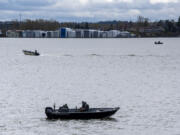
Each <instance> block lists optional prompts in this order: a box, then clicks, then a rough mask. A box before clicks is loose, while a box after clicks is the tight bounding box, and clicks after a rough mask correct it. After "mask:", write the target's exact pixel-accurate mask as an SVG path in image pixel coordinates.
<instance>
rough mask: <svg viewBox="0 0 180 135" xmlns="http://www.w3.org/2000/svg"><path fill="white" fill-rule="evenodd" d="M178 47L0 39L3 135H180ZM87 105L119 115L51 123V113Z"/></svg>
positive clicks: (148, 42) (173, 42)
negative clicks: (64, 107) (112, 109)
mask: <svg viewBox="0 0 180 135" xmlns="http://www.w3.org/2000/svg"><path fill="white" fill-rule="evenodd" d="M156 40H161V41H163V42H164V45H154V44H153V43H154V41H156ZM179 43H180V39H179V38H170V39H64V40H63V39H0V114H1V116H0V135H58V134H59V135H60V134H62V135H89V134H93V135H96V134H97V135H180V44H179ZM23 49H27V50H35V49H37V50H38V51H40V53H41V56H39V57H34V56H25V55H24V54H23V53H22V50H23ZM82 100H85V101H87V102H88V103H89V104H90V106H91V107H117V106H119V107H121V109H120V110H119V111H118V112H117V113H116V114H115V115H113V116H112V117H111V118H109V119H103V120H56V121H50V120H46V116H45V113H44V109H45V107H46V106H52V105H53V104H54V103H56V105H57V106H60V105H62V104H65V103H67V104H68V105H69V107H71V108H74V107H75V106H80V105H81V101H82Z"/></svg>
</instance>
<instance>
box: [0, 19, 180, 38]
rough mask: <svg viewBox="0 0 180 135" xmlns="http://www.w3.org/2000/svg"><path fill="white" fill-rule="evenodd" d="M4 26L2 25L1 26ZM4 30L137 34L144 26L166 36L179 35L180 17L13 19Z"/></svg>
mask: <svg viewBox="0 0 180 135" xmlns="http://www.w3.org/2000/svg"><path fill="white" fill-rule="evenodd" d="M1 27H2V26H1ZM1 27H0V29H2V31H4V32H5V31H7V30H8V29H11V30H45V31H52V30H57V29H59V28H60V27H69V28H73V29H98V30H104V31H106V30H113V29H116V30H125V31H132V32H134V33H136V34H137V35H138V34H140V33H139V30H140V29H142V28H157V27H160V28H162V29H164V31H163V33H161V34H160V36H161V35H163V36H165V35H168V36H171V35H172V36H177V35H180V17H179V19H178V21H177V22H176V21H174V20H160V21H155V22H151V21H149V19H148V18H145V17H142V16H139V17H138V18H137V21H136V22H132V21H105V22H97V23H88V22H81V23H75V22H63V23H60V22H58V21H55V20H43V19H37V20H29V19H28V20H24V21H22V22H20V21H17V20H15V21H11V25H10V26H8V27H2V28H1Z"/></svg>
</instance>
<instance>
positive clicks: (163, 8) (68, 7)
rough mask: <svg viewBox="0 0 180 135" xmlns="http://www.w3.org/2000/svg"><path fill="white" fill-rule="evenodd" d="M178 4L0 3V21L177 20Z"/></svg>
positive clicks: (105, 0)
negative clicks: (20, 16)
mask: <svg viewBox="0 0 180 135" xmlns="http://www.w3.org/2000/svg"><path fill="white" fill-rule="evenodd" d="M179 7H180V1H179V0H0V13H1V14H0V20H12V19H18V18H19V14H21V15H22V18H23V19H39V18H43V19H55V20H58V21H76V22H78V21H92V22H93V21H100V20H136V18H137V16H139V15H141V16H145V17H148V18H150V20H159V19H177V18H178V17H179V16H180V8H179Z"/></svg>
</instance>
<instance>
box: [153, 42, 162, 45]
mask: <svg viewBox="0 0 180 135" xmlns="http://www.w3.org/2000/svg"><path fill="white" fill-rule="evenodd" d="M154 44H156V45H162V44H163V42H161V41H156V42H154Z"/></svg>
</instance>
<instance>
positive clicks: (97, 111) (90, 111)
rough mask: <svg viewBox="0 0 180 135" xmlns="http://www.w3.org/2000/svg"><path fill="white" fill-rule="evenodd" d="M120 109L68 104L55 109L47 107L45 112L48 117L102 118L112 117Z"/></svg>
mask: <svg viewBox="0 0 180 135" xmlns="http://www.w3.org/2000/svg"><path fill="white" fill-rule="evenodd" d="M118 110H119V107H117V108H89V105H88V107H87V108H86V107H85V108H83V107H81V108H79V109H77V108H76V109H69V108H68V106H67V105H64V106H62V107H60V108H59V109H55V105H54V108H52V107H46V108H45V113H46V116H47V118H48V119H102V118H107V117H110V116H111V115H113V114H115V113H116V112H117V111H118Z"/></svg>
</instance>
